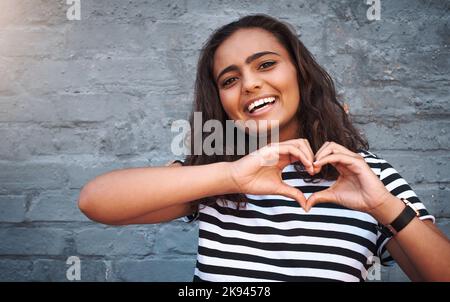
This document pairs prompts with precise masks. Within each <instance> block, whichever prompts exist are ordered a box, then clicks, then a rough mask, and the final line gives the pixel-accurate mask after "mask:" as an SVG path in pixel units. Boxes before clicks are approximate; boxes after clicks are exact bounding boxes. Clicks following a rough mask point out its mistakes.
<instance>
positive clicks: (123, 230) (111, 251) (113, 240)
mask: <svg viewBox="0 0 450 302" xmlns="http://www.w3.org/2000/svg"><path fill="white" fill-rule="evenodd" d="M154 228H155V226H148V228H145V229H143V228H136V227H134V226H130V227H110V228H103V229H102V228H98V227H95V228H83V229H81V230H77V231H76V236H75V245H76V249H77V251H78V253H79V254H80V255H105V256H109V255H112V256H114V255H148V254H151V253H152V247H153V242H154V238H153V229H154Z"/></svg>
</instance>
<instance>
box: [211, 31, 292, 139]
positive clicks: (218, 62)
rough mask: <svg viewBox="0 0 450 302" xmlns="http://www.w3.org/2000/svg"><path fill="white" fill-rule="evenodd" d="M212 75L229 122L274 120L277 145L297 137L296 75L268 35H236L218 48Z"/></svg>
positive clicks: (288, 60) (289, 61)
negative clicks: (277, 134)
mask: <svg viewBox="0 0 450 302" xmlns="http://www.w3.org/2000/svg"><path fill="white" fill-rule="evenodd" d="M213 73H214V77H215V80H216V83H217V87H218V90H219V97H220V101H221V103H222V106H223V108H224V110H225V112H226V113H227V114H228V117H229V118H230V119H233V120H241V121H243V122H245V121H247V120H255V121H256V122H258V121H259V120H276V121H278V122H279V131H280V133H279V134H280V141H283V140H287V139H292V138H297V137H298V133H299V132H298V124H299V123H298V121H297V118H296V116H295V115H296V112H297V108H298V106H299V103H300V92H299V87H298V82H297V72H296V69H295V67H294V65H293V63H292V61H291V59H290V57H289V54H288V52H287V50H286V49H284V47H283V46H282V45H281V44H280V43H279V42H278V40H277V39H276V38H275V36H273V35H272V34H271V33H270V32H267V31H265V30H263V29H260V28H251V29H240V30H238V31H236V32H235V33H234V34H233V35H231V36H230V37H229V38H228V39H226V40H225V41H224V42H223V43H222V44H221V45H220V46H219V47H218V49H217V51H216V53H215V55H214V70H213ZM258 129H260V130H261V128H258Z"/></svg>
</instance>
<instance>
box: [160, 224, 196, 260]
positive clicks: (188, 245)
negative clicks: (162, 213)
mask: <svg viewBox="0 0 450 302" xmlns="http://www.w3.org/2000/svg"><path fill="white" fill-rule="evenodd" d="M197 244H198V228H197V225H195V224H187V223H185V222H171V223H164V224H163V225H161V228H160V229H159V230H158V232H157V233H156V237H155V248H154V252H155V253H156V254H159V255H170V254H174V255H175V254H196V253H197Z"/></svg>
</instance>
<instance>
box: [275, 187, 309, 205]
mask: <svg viewBox="0 0 450 302" xmlns="http://www.w3.org/2000/svg"><path fill="white" fill-rule="evenodd" d="M277 194H278V195H283V196H285V197H289V198H292V199H294V200H295V201H297V202H298V203H299V204H300V206H301V207H302V208H303V209H305V206H306V198H305V196H304V195H303V192H302V191H300V190H299V189H297V188H294V187H291V186H289V185H287V184H285V183H282V184H281V185H280V187H279V189H278V193H277Z"/></svg>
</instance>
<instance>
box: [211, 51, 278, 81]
mask: <svg viewBox="0 0 450 302" xmlns="http://www.w3.org/2000/svg"><path fill="white" fill-rule="evenodd" d="M269 54H272V55H277V56H280V55H279V54H277V53H276V52H273V51H261V52H257V53H254V54H252V55H251V56H249V57H248V58H247V59H245V63H246V64H250V63H251V62H253V61H254V60H256V59H258V58H259V57H262V56H265V55H269ZM234 70H239V68H238V67H237V66H236V65H234V64H233V65H230V66H228V67H226V68H224V69H223V70H222V71H221V72H220V73H219V75H218V76H217V78H216V82H217V81H219V79H220V77H221V76H222V75H223V74H225V73H227V72H230V71H234Z"/></svg>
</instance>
